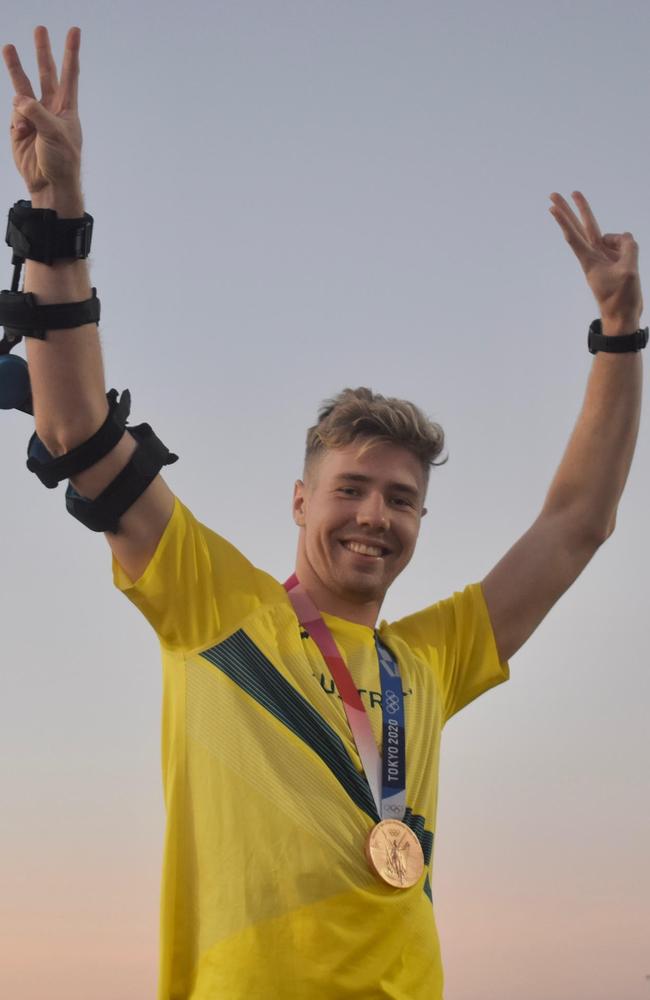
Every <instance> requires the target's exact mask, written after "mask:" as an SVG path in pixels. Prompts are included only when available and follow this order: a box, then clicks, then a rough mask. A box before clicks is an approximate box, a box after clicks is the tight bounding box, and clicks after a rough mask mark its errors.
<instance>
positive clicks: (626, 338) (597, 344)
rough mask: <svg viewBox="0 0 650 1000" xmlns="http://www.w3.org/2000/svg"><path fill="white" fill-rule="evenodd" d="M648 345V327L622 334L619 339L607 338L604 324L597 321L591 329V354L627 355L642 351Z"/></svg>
mask: <svg viewBox="0 0 650 1000" xmlns="http://www.w3.org/2000/svg"><path fill="white" fill-rule="evenodd" d="M647 343H648V327H647V326H646V327H645V329H643V330H635V331H634V333H622V334H621V335H620V336H618V337H606V336H605V334H604V333H603V324H602V322H601V321H600V320H599V319H595V320H594V321H593V323H592V324H591V326H590V327H589V336H588V338H587V346H588V347H589V350H590V352H591V354H597V353H598V351H605V352H606V353H607V354H627V353H629V352H631V351H642V350H643V348H644V347H645V346H646V344H647Z"/></svg>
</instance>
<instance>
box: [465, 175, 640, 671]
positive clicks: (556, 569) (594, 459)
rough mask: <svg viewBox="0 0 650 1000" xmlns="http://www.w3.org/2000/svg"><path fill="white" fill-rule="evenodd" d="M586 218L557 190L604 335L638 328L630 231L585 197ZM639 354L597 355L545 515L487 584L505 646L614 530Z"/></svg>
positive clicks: (630, 444) (525, 631) (511, 649)
mask: <svg viewBox="0 0 650 1000" xmlns="http://www.w3.org/2000/svg"><path fill="white" fill-rule="evenodd" d="M573 199H574V201H575V203H576V206H577V208H578V211H579V213H580V218H578V217H577V216H576V214H575V213H574V212H573V211H572V209H571V207H570V206H569V204H568V203H567V202H566V201H565V199H564V198H562V197H561V195H559V194H553V195H551V200H552V205H551V208H550V211H551V213H552V215H553V216H554V218H555V219H556V221H557V222H558V224H559V225H560V228H561V229H562V231H563V233H564V235H565V237H566V240H567V242H568V243H569V245H570V246H571V248H572V249H573V251H574V253H575V255H576V257H577V258H578V260H579V262H580V264H581V266H582V268H583V271H584V273H585V276H586V278H587V281H588V283H589V286H590V288H591V290H592V292H593V293H594V296H595V298H596V301H597V302H598V306H599V309H600V314H601V322H602V333H603V334H604V335H605V336H608V337H620V336H622V335H625V334H630V333H634V332H635V331H636V330H637V329H638V327H639V322H640V318H641V312H642V309H643V300H642V296H641V285H640V282H639V272H638V247H637V245H636V243H635V241H634V239H633V237H632V235H631V233H622V234H616V235H612V234H608V235H605V236H602V235H601V233H600V230H599V228H598V223H597V222H596V219H595V218H594V215H593V213H592V211H591V208H590V207H589V204H588V202H587V200H586V198H585V197H584V196H583V195H582V194H580V193H579V192H575V193H574V195H573ZM641 387H642V365H641V355H640V353H639V352H638V351H636V352H634V351H633V352H629V353H620V354H618V353H605V352H599V353H597V354H596V356H595V358H594V361H593V364H592V369H591V374H590V376H589V381H588V384H587V390H586V393H585V398H584V402H583V405H582V409H581V411H580V415H579V417H578V420H577V423H576V425H575V428H574V430H573V433H572V435H571V437H570V439H569V443H568V445H567V448H566V451H565V453H564V456H563V458H562V461H561V462H560V465H559V468H558V470H557V472H556V474H555V477H554V478H553V481H552V483H551V486H550V489H549V492H548V495H547V497H546V500H545V502H544V506H543V507H542V511H541V513H540V515H539V517H538V518H537V520H536V521H535V522H534V524H533V525H532V527H531V528H530V529H529V530H528V531H527V532H526V534H525V535H523V536H522V537H521V538H520V539H519V541H518V542H516V544H515V545H514V546H513V547H512V548H511V549H510V551H509V552H508V553H506V555H505V556H504V557H503V559H502V560H501V561H500V562H499V563H498V564H497V565H496V566H495V567H494V569H493V570H492V571H491V572H490V573H489V574H488V575H487V576H486V578H485V579H484V580H483V592H484V595H485V599H486V603H487V606H488V609H489V612H490V617H491V620H492V625H493V628H494V633H495V637H496V641H497V646H498V648H499V652H500V654H501V656H502V658H503V659H508V658H509V657H510V656H512V655H513V654H514V653H516V651H517V650H518V649H519V648H520V646H521V645H522V644H523V643H524V642H525V641H526V639H527V638H528V637H529V636H530V635H531V633H532V632H533V631H534V630H535V629H536V628H537V626H538V625H539V623H540V622H541V621H542V619H543V618H544V617H545V615H546V614H547V613H548V611H549V610H550V609H551V607H552V606H553V604H555V602H556V601H557V600H558V598H559V597H561V595H562V594H563V593H564V591H565V590H567V589H568V587H569V586H570V585H571V584H572V583H573V581H574V580H575V579H576V577H577V576H578V575H579V574H580V573H581V572H582V570H583V569H584V567H585V566H586V565H587V563H588V562H589V560H590V559H591V557H592V556H593V554H594V553H595V551H596V549H597V548H598V547H599V546H600V545H601V544H602V543H603V542H604V541H605V539H607V538H608V537H609V535H610V534H611V533H612V531H613V530H614V525H615V522H616V510H617V507H618V503H619V500H620V498H621V494H622V492H623V488H624V486H625V482H626V480H627V476H628V472H629V469H630V465H631V462H632V456H633V454H634V447H635V444H636V438H637V432H638V428H639V416H640V410H641Z"/></svg>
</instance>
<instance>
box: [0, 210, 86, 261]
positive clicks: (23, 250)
mask: <svg viewBox="0 0 650 1000" xmlns="http://www.w3.org/2000/svg"><path fill="white" fill-rule="evenodd" d="M92 236H93V217H92V215H88V213H87V212H86V213H85V214H84V215H83V217H82V218H80V219H60V218H59V217H58V215H57V213H56V212H55V211H53V209H51V208H32V203H31V201H24V200H21V201H17V202H16V203H15V205H14V206H13V207H12V208H10V209H9V219H8V222H7V233H6V236H5V242H6V243H8V244H9V246H10V247H11V249H12V250H13V251H14V256H15V257H19V258H21V259H23V260H24V259H27V260H38V261H40V262H41V263H43V264H52V263H53V262H54V261H55V260H60V259H64V258H66V259H69V260H70V259H72V260H82V259H84V258H85V257H87V256H88V255H89V253H90V246H91V243H92ZM14 263H15V261H14Z"/></svg>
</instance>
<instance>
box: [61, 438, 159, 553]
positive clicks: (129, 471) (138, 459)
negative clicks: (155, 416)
mask: <svg viewBox="0 0 650 1000" xmlns="http://www.w3.org/2000/svg"><path fill="white" fill-rule="evenodd" d="M129 431H130V433H131V434H132V435H133V437H134V438H135V439H136V441H137V442H138V447H137V448H136V450H135V451H134V452H133V455H132V457H131V461H130V462H129V463H128V464H127V465H125V466H124V468H123V469H122V471H121V472H119V473H118V474H117V476H116V477H115V479H114V480H113V481H112V482H111V483H109V484H108V486H107V487H106V489H105V490H104V492H103V493H100V494H99V496H98V497H96V498H95V499H94V500H88V499H87V498H86V497H82V496H81V494H80V493H78V492H77V491H76V490H75V488H74V487H73V486H72V485H70V486H68V489H67V492H66V495H65V499H66V507H67V508H68V511H69V512H70V513H71V514H72V516H73V517H76V518H77V520H79V521H81V522H82V524H85V525H86V527H87V528H90V530H91V531H109V532H111V533H113V534H116V533H117V531H118V528H119V521H120V517H121V516H122V514H124V512H125V511H127V510H128V509H129V507H132V506H133V504H134V503H135V501H136V500H137V499H138V497H140V496H141V495H142V494H143V493H144V491H145V490H146V488H147V486H149V484H150V483H152V482H153V480H154V479H155V478H156V476H157V475H158V473H159V472H160V470H161V469H162V467H163V465H171V464H172V463H173V462H177V461H178V455H174V454H172V452H170V451H169V449H168V448H167V447H166V446H165V445H164V444H163V443H162V441H161V440H160V439H159V438H157V437H156V435H155V434H154V432H153V430H152V429H151V427H150V426H149V424H138V425H137V426H135V427H130V428H129Z"/></svg>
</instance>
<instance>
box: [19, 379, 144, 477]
mask: <svg viewBox="0 0 650 1000" xmlns="http://www.w3.org/2000/svg"><path fill="white" fill-rule="evenodd" d="M106 398H107V399H108V405H109V411H108V416H107V417H106V420H105V421H104V423H103V424H102V426H101V427H100V428H99V430H98V431H96V432H95V433H94V434H93V436H92V437H90V438H88V440H87V441H84V442H83V443H82V444H80V445H77V447H76V448H71V449H70V451H67V452H66V453H65V455H60V456H59V457H58V458H53V457H52V456H50V453H49V452H48V451H47V450H46V448H45V447H44V446H43V444H42V442H41V440H40V438H39V437H38V436H37V435H36V434H33V435H32V437H31V439H30V442H29V445H28V446H27V454H28V455H29V458H28V459H27V468H28V469H29V471H30V472H33V473H34V474H35V475H37V476H38V478H39V479H40V481H41V482H42V483H43V485H44V486H47V488H48V490H53V489H54V488H55V487H56V486H58V485H59V483H60V482H61V480H62V479H72V478H73V477H74V476H76V475H77V474H78V473H80V472H84V470H85V469H89V468H90V467H91V465H95V463H96V462H99V460H100V459H101V458H104V456H105V455H108V453H109V451H112V449H113V448H114V447H115V445H116V444H117V443H118V441H119V440H120V439H121V437H122V435H123V434H124V429H125V427H126V422H127V419H128V416H129V413H130V412H131V393H130V392H129V390H128V389H125V390H124V392H123V393H122V395H121V396H120V400H119V402H118V400H117V389H111V390H110V392H107V393H106ZM39 456H41V457H39ZM46 456H50V457H49V458H48V457H46Z"/></svg>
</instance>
